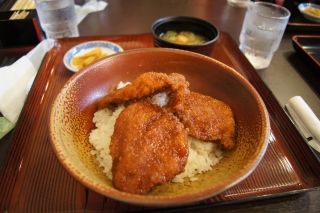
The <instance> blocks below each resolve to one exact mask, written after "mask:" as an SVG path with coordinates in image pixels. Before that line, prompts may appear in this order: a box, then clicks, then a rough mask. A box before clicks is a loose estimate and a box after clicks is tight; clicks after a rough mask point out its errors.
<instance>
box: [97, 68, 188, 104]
mask: <svg viewBox="0 0 320 213" xmlns="http://www.w3.org/2000/svg"><path fill="white" fill-rule="evenodd" d="M188 86H189V83H188V82H187V81H186V79H185V77H184V76H183V75H181V74H178V73H172V74H170V75H167V74H164V73H157V72H147V73H144V74H141V75H140V76H139V77H137V78H136V79H135V80H134V81H133V82H132V84H129V85H127V86H126V87H124V88H121V89H118V90H114V91H112V92H110V93H108V94H107V95H106V96H104V97H103V98H102V99H101V100H100V101H99V103H98V110H100V109H103V108H105V107H107V106H108V105H109V104H118V103H122V102H125V101H129V100H133V99H140V98H144V97H147V96H151V95H153V94H155V93H159V92H164V91H169V92H170V91H176V90H180V91H182V90H183V89H185V91H188V90H187V89H186V88H187V87H188Z"/></svg>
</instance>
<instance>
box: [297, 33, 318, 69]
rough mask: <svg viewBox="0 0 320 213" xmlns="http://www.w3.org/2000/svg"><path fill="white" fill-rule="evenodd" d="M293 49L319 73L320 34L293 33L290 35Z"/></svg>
mask: <svg viewBox="0 0 320 213" xmlns="http://www.w3.org/2000/svg"><path fill="white" fill-rule="evenodd" d="M292 45H293V48H294V49H295V51H296V52H297V53H298V54H299V55H300V56H301V57H302V58H303V60H305V61H306V62H307V64H310V65H311V66H312V68H313V69H314V70H315V71H316V72H317V73H318V74H319V75H320V36H317V35H295V36H293V37H292Z"/></svg>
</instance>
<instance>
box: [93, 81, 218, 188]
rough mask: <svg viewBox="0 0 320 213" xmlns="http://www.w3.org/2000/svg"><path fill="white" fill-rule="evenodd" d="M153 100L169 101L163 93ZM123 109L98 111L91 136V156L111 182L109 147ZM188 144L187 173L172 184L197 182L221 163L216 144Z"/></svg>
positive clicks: (194, 142)
mask: <svg viewBox="0 0 320 213" xmlns="http://www.w3.org/2000/svg"><path fill="white" fill-rule="evenodd" d="M121 83H122V82H121ZM123 85H126V84H123ZM151 100H152V102H153V103H154V104H158V105H160V106H163V105H165V104H166V103H167V101H168V99H167V97H166V95H165V94H163V93H161V94H158V95H156V96H154V97H153V98H152V99H151ZM123 109H124V106H123V105H121V106H119V107H118V108H117V109H116V110H115V111H112V110H110V109H108V108H105V109H102V110H99V111H97V112H96V113H95V114H94V117H93V122H94V123H95V126H96V129H94V130H92V131H91V133H90V136H89V142H90V143H91V144H92V145H93V146H94V148H95V149H94V150H92V151H91V154H92V155H96V157H97V160H98V161H99V163H100V165H99V166H100V167H103V168H104V170H103V172H104V173H105V174H106V175H107V177H108V178H109V179H111V180H112V172H111V167H112V157H111V155H110V149H109V145H110V141H111V135H112V134H113V131H114V124H115V122H116V119H117V118H118V116H119V114H120V112H121V111H122V110H123ZM188 144H189V156H188V161H187V165H186V167H185V171H184V172H183V173H181V174H179V175H177V176H176V177H175V178H174V179H173V180H172V182H179V183H181V182H183V179H184V178H186V177H187V178H189V180H190V181H196V180H197V178H196V177H194V176H195V175H196V174H200V173H203V172H206V171H209V170H211V169H212V166H214V165H215V164H217V163H219V161H220V160H221V158H222V150H221V149H220V148H218V146H217V144H215V143H208V142H202V141H200V140H197V139H195V138H192V137H188Z"/></svg>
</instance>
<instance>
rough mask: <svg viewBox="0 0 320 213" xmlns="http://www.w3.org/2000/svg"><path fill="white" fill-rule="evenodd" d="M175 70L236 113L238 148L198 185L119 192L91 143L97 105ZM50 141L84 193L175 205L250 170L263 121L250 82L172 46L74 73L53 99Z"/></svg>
mask: <svg viewBox="0 0 320 213" xmlns="http://www.w3.org/2000/svg"><path fill="white" fill-rule="evenodd" d="M150 71H153V72H161V73H167V74H170V73H173V72H175V73H180V74H182V75H184V76H185V78H186V80H187V81H189V83H190V86H189V87H190V90H191V91H195V92H199V93H202V94H204V95H209V96H211V97H213V98H216V99H218V100H221V101H223V102H225V103H226V104H228V105H229V106H230V107H231V109H232V111H233V112H234V116H235V121H236V132H237V145H236V148H235V149H234V150H232V151H224V152H223V158H222V159H221V160H220V162H219V163H218V164H216V165H214V166H213V167H212V170H210V171H207V172H205V173H202V174H198V175H196V177H197V178H198V180H196V181H189V180H185V181H184V182H183V183H172V182H170V183H168V184H165V185H161V186H156V187H154V188H153V189H152V190H151V191H150V192H149V193H148V194H146V195H137V194H131V193H127V192H123V191H120V190H118V189H116V188H115V187H114V186H113V183H112V181H111V180H110V179H109V178H107V177H106V175H105V174H104V173H103V168H102V167H99V162H98V160H97V159H96V156H95V155H92V154H91V151H92V150H93V149H94V147H93V146H92V145H91V144H90V143H89V134H90V132H91V131H92V130H93V129H95V125H94V123H93V121H92V120H93V116H94V113H95V112H96V111H97V107H98V103H99V100H100V99H101V98H102V97H104V96H105V95H106V94H107V93H108V92H109V91H112V90H114V89H115V88H116V86H117V85H118V83H119V82H120V81H122V82H132V81H133V80H134V79H135V78H137V77H138V76H139V75H141V74H142V73H145V72H150ZM49 131H50V141H51V145H52V148H53V150H54V153H55V154H56V156H57V158H58V160H59V161H60V163H61V164H62V165H63V167H64V168H65V169H66V170H67V171H68V172H69V173H70V175H72V176H73V177H74V178H75V179H76V180H78V181H79V182H80V183H81V184H83V185H84V186H86V187H87V188H89V189H91V190H94V191H96V192H97V193H100V194H102V195H104V196H107V197H110V198H113V199H116V200H119V201H123V202H127V203H131V204H136V205H143V206H174V205H182V204H186V203H191V202H195V201H199V200H203V199H206V198H209V197H211V196H214V195H217V194H219V193H222V192H224V191H225V190H227V189H229V188H230V187H232V186H234V185H236V184H238V183H239V182H241V181H242V180H244V179H245V178H246V177H247V176H248V175H249V174H251V173H252V171H254V169H255V168H256V167H257V165H258V164H259V162H260V161H261V159H262V158H263V156H264V154H265V151H266V149H267V144H268V137H269V131H270V124H269V117H268V113H267V110H266V108H265V105H264V103H263V100H262V99H261V97H260V96H259V94H258V93H257V92H256V90H255V89H254V88H253V87H252V85H251V84H250V83H249V82H248V81H247V80H246V79H245V78H243V77H242V76H241V75H240V74H239V73H237V72H236V71H235V70H233V69H232V68H230V67H228V66H227V65H225V64H223V63H221V62H219V61H216V60H214V59H212V58H209V57H207V56H204V55H201V54H197V53H193V52H189V51H183V50H176V49H166V48H148V49H137V50H131V51H125V52H122V53H118V54H115V55H111V56H109V57H107V58H104V59H101V60H99V61H96V62H94V63H93V64H90V65H88V66H87V67H85V68H83V69H82V70H80V71H79V72H77V73H76V74H75V75H73V76H72V77H71V78H70V79H69V80H68V81H67V82H66V84H65V85H64V87H63V88H62V90H61V91H60V92H59V94H58V95H57V97H56V99H55V101H54V102H53V105H52V108H51V112H50V120H49Z"/></svg>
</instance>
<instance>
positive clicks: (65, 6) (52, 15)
mask: <svg viewBox="0 0 320 213" xmlns="http://www.w3.org/2000/svg"><path fill="white" fill-rule="evenodd" d="M35 3H36V9H37V13H38V17H39V21H40V25H41V27H42V29H43V30H44V31H45V33H46V37H47V38H53V39H58V38H65V37H78V36H79V31H78V23H77V15H76V12H75V8H74V0H35Z"/></svg>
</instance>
